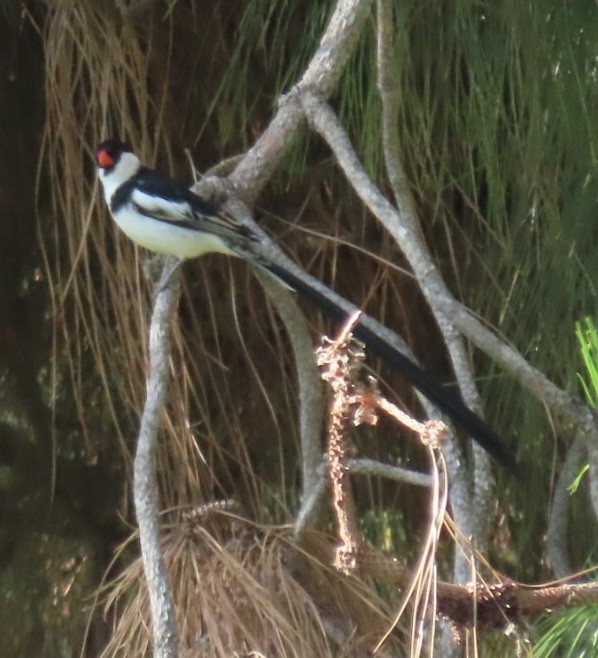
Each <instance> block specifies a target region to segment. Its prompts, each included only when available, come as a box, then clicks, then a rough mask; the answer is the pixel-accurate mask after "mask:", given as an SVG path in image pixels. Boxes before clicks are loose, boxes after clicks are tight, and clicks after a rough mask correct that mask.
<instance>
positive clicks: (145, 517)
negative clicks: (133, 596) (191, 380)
mask: <svg viewBox="0 0 598 658" xmlns="http://www.w3.org/2000/svg"><path fill="white" fill-rule="evenodd" d="M179 266H180V261H179V260H178V259H173V258H168V259H165V263H164V267H163V269H162V274H161V276H160V279H159V281H158V283H157V284H156V286H155V290H156V300H155V303H154V309H153V312H152V320H151V324H150V338H149V357H150V366H149V376H148V379H147V394H146V398H145V405H144V407H143V414H142V417H141V427H140V429H139V438H138V440H137V451H136V453H135V464H134V478H133V494H134V498H135V513H136V516H137V523H138V524H139V540H140V543H141V557H142V559H143V569H144V572H145V578H146V580H147V588H148V592H149V598H150V606H151V612H152V629H153V637H154V656H156V658H176V656H178V634H177V628H176V618H175V612H174V604H173V602H172V596H171V593H170V587H169V584H168V575H167V573H166V567H165V565H164V559H163V556H162V550H161V544H160V526H159V502H158V481H157V478H156V468H155V454H156V447H157V443H158V430H159V425H160V417H161V416H162V414H163V412H164V405H165V402H166V393H167V390H168V377H169V363H168V362H169V358H170V349H171V334H172V318H173V316H174V311H175V308H176V305H177V302H178V299H179V293H180V286H181V281H180V270H179V269H178V268H179Z"/></svg>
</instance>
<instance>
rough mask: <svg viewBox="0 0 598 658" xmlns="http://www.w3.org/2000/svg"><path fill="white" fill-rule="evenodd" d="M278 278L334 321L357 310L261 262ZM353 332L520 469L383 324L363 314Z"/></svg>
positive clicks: (486, 447) (460, 424)
mask: <svg viewBox="0 0 598 658" xmlns="http://www.w3.org/2000/svg"><path fill="white" fill-rule="evenodd" d="M262 266H263V267H264V269H266V270H268V271H269V272H270V273H271V274H273V275H274V276H275V277H276V278H277V279H279V280H281V281H282V282H283V283H285V284H286V285H287V286H289V287H290V288H292V289H293V290H295V291H297V292H298V293H299V294H301V295H303V296H305V297H306V298H308V299H310V300H311V301H313V302H314V303H316V304H317V306H318V307H319V308H320V309H321V310H322V311H323V312H324V313H326V314H327V315H328V316H329V317H330V318H331V319H332V320H335V321H338V322H344V321H346V320H347V319H348V317H349V316H350V315H351V313H352V310H357V309H356V307H353V305H352V304H350V303H349V302H346V300H344V299H342V298H340V297H339V296H338V295H337V294H336V293H334V292H333V291H331V290H327V289H326V288H325V287H324V286H323V285H322V284H319V285H317V286H314V285H313V284H312V283H310V281H309V279H310V278H311V277H309V276H299V275H298V274H295V273H293V272H291V271H289V270H288V269H287V268H284V267H282V266H279V265H276V264H272V263H268V264H265V265H264V264H263V265H262ZM353 335H354V336H355V337H356V338H358V339H359V340H361V341H363V342H364V343H365V344H366V346H367V347H368V348H369V349H370V350H371V351H372V352H374V353H375V354H376V355H377V356H379V357H380V358H381V359H382V360H383V361H384V362H385V363H387V364H388V365H389V366H390V367H391V368H392V369H393V370H395V371H396V372H398V373H399V374H400V375H401V376H402V377H404V378H405V379H406V380H407V381H408V382H409V383H410V384H412V385H413V386H415V388H417V389H418V390H419V391H421V393H423V395H424V396H425V397H426V398H428V400H430V402H432V403H433V404H434V405H435V406H436V407H438V409H439V410H440V411H442V412H443V413H444V414H446V415H447V416H448V417H449V418H450V419H451V420H452V421H453V422H454V423H455V424H456V425H457V426H458V427H460V428H461V429H462V430H463V431H465V432H467V433H468V434H469V435H471V436H472V438H473V439H475V440H476V441H477V442H478V443H479V444H480V446H482V448H484V450H486V452H488V453H489V454H490V455H491V456H492V457H494V459H496V460H497V461H498V462H500V463H501V464H502V465H503V466H506V467H507V468H508V469H509V470H512V471H517V462H516V460H515V458H514V456H513V454H512V453H511V451H509V450H508V449H507V448H506V447H505V445H504V444H503V442H502V440H501V439H500V437H499V436H498V435H497V434H496V432H494V430H493V429H492V428H491V427H490V426H489V425H488V424H487V423H486V422H484V421H483V420H482V419H481V418H480V417H479V416H478V415H476V414H475V413H474V412H473V411H471V409H469V407H467V406H466V404H465V403H464V402H463V400H462V399H461V397H460V396H459V395H457V394H456V393H455V392H454V391H451V390H449V389H447V388H445V387H443V386H442V385H441V384H440V383H439V382H438V381H436V380H435V379H434V378H433V377H432V376H431V375H430V374H428V373H427V372H426V371H425V370H424V369H423V368H421V367H420V366H419V365H418V364H417V363H415V362H414V361H413V360H411V359H410V358H409V357H408V356H406V355H405V354H404V353H403V352H401V350H400V348H399V347H398V346H397V344H396V340H393V339H392V336H393V334H391V332H390V331H389V330H388V329H387V328H386V327H384V326H383V325H381V324H379V323H378V322H376V321H375V320H374V319H373V318H370V317H369V316H367V315H365V314H364V315H362V316H361V318H360V320H359V322H358V324H357V325H356V326H355V329H354V330H353Z"/></svg>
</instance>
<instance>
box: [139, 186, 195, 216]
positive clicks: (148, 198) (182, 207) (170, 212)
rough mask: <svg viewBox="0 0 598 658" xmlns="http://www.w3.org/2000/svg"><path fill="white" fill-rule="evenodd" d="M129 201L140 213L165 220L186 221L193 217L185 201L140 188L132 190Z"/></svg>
mask: <svg viewBox="0 0 598 658" xmlns="http://www.w3.org/2000/svg"><path fill="white" fill-rule="evenodd" d="M131 201H132V202H133V204H134V205H135V206H137V207H138V208H139V210H140V211H141V212H142V213H144V214H147V215H150V216H154V217H159V218H160V219H164V220H166V221H171V222H187V221H189V220H190V219H192V218H193V212H192V210H191V207H190V206H189V204H188V203H187V202H186V201H172V200H169V199H164V198H161V197H156V196H152V195H151V194H147V193H145V192H142V191H141V190H133V194H132V195H131Z"/></svg>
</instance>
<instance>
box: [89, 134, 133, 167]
mask: <svg viewBox="0 0 598 658" xmlns="http://www.w3.org/2000/svg"><path fill="white" fill-rule="evenodd" d="M132 152H133V149H132V148H131V146H130V145H129V144H126V143H125V142H121V141H120V139H116V138H111V139H107V140H105V141H103V142H102V143H101V144H100V145H99V146H98V148H97V149H96V164H97V166H98V167H99V168H100V169H103V170H104V171H106V172H108V171H110V170H111V169H113V168H114V166H115V165H117V164H118V161H119V160H120V157H121V155H122V154H123V153H132Z"/></svg>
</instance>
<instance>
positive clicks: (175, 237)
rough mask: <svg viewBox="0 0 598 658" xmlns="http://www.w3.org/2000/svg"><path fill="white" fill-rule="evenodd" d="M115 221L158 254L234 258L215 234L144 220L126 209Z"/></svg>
mask: <svg viewBox="0 0 598 658" xmlns="http://www.w3.org/2000/svg"><path fill="white" fill-rule="evenodd" d="M114 221H115V222H116V223H117V224H118V226H119V227H120V229H121V230H122V231H123V232H124V233H125V234H126V235H127V236H128V237H129V238H131V240H133V241H134V242H136V243H137V244H139V245H141V246H142V247H145V248H146V249H149V250H150V251H155V252H157V253H160V254H170V255H171V256H178V257H179V258H197V257H198V256H203V254H207V253H210V252H218V253H221V254H227V255H229V256H234V255H236V254H235V253H234V252H233V251H231V250H230V249H229V248H228V246H227V245H226V243H225V242H224V241H223V240H222V239H221V238H219V237H218V236H216V235H212V234H210V233H203V232H201V231H194V230H192V229H189V228H186V227H183V226H177V225H176V224H171V223H167V222H161V221H159V220H157V219H152V218H151V217H144V216H143V215H140V214H139V213H137V212H135V211H133V210H131V209H129V208H127V206H125V207H123V208H121V209H120V210H119V212H118V213H117V214H116V215H115V216H114Z"/></svg>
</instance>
